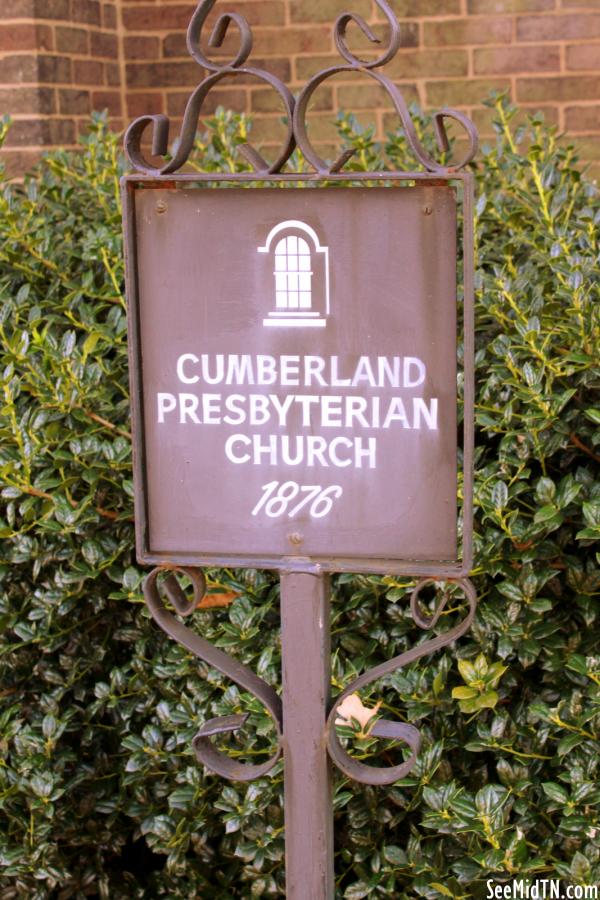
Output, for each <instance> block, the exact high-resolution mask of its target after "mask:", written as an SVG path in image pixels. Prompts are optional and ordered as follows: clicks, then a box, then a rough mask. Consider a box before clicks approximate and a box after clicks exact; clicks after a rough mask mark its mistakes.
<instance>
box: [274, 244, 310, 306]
mask: <svg viewBox="0 0 600 900" xmlns="http://www.w3.org/2000/svg"><path fill="white" fill-rule="evenodd" d="M312 274H313V273H312V270H311V260H310V248H309V246H308V244H307V243H306V241H305V240H304V238H301V237H297V236H296V235H295V234H290V235H288V236H287V237H284V238H281V240H280V241H278V242H277V246H276V247H275V296H276V298H277V302H276V306H277V309H310V308H311V306H312V293H311V287H310V282H311V279H312Z"/></svg>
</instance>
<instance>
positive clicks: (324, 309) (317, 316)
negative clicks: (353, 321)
mask: <svg viewBox="0 0 600 900" xmlns="http://www.w3.org/2000/svg"><path fill="white" fill-rule="evenodd" d="M258 252H259V253H267V254H270V255H271V259H272V260H273V275H274V279H275V283H274V288H275V291H274V293H275V304H274V310H273V312H270V313H269V315H268V318H266V319H264V320H263V324H264V325H266V326H268V327H272V326H278V327H284V328H292V327H295V328H297V327H306V326H309V327H317V328H319V327H320V328H324V327H325V324H326V316H327V315H328V313H329V250H328V248H327V247H323V246H322V245H321V243H320V241H319V238H318V236H317V233H316V232H315V230H314V229H313V228H311V227H310V226H309V225H306V224H305V223H304V222H299V221H297V220H295V219H290V220H289V221H287V222H280V223H279V225H276V226H275V227H274V228H273V229H271V232H270V234H269V236H268V238H267V242H266V244H265V246H264V247H259V248H258Z"/></svg>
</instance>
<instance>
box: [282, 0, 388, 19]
mask: <svg viewBox="0 0 600 900" xmlns="http://www.w3.org/2000/svg"><path fill="white" fill-rule="evenodd" d="M289 7H290V17H291V20H292V22H310V23H311V24H312V23H313V22H334V21H335V20H336V19H337V17H338V16H339V14H340V13H342V12H344V10H345V8H346V7H345V6H344V5H343V4H340V2H339V0H289ZM352 12H353V13H354V14H355V15H358V16H362V17H363V18H364V19H369V18H370V17H371V13H372V12H373V8H372V5H371V0H352Z"/></svg>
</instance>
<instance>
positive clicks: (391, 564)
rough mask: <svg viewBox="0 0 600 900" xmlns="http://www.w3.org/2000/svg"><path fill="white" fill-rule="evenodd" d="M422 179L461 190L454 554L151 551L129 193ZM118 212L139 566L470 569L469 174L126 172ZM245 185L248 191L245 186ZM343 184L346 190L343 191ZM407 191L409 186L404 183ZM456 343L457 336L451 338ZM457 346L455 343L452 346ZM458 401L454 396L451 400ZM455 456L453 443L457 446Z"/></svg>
mask: <svg viewBox="0 0 600 900" xmlns="http://www.w3.org/2000/svg"><path fill="white" fill-rule="evenodd" d="M374 181H375V182H384V183H385V184H386V186H389V185H390V184H393V183H409V184H426V185H431V186H433V187H434V188H435V187H438V186H442V185H444V186H445V185H451V184H453V183H454V184H457V185H460V188H461V193H462V212H463V216H462V219H463V228H462V263H463V273H464V274H463V298H464V299H463V317H462V318H463V328H462V330H463V365H462V374H463V391H464V393H463V428H462V435H463V442H462V451H463V453H462V467H461V468H462V490H461V492H460V493H461V494H462V500H463V505H462V517H461V518H462V522H463V528H462V556H461V558H458V559H456V560H440V559H428V560H423V559H419V560H410V559H382V558H379V557H378V558H373V559H369V558H356V557H354V558H345V557H330V556H312V555H311V556H304V555H301V554H298V555H295V554H292V553H290V554H289V555H286V556H282V555H264V556H262V555H256V554H248V555H245V554H229V553H225V552H224V553H205V554H200V553H190V554H185V553H176V554H175V553H174V554H172V555H169V554H162V555H158V554H156V553H153V552H152V550H151V549H150V547H149V542H148V510H147V502H148V490H147V484H146V472H145V465H144V460H145V447H144V410H143V400H142V389H143V384H142V371H141V368H142V366H141V344H140V327H139V315H140V304H139V293H138V265H137V254H136V219H135V192H136V190H140V189H143V190H153V189H154V190H156V189H163V190H164V189H165V188H170V189H178V188H185V187H188V186H189V187H194V186H195V185H202V186H211V187H212V186H214V187H219V186H221V185H244V184H246V185H249V184H252V185H260V186H261V187H262V186H266V185H269V186H272V185H278V184H285V183H287V184H296V183H300V184H306V183H310V184H311V185H314V186H316V187H317V188H318V187H319V186H325V185H330V184H340V183H341V184H344V183H345V184H360V183H361V182H368V183H370V184H373V182H374ZM122 184H123V217H124V230H125V254H126V260H127V266H126V272H127V296H128V298H129V307H130V311H131V318H130V341H129V365H130V374H131V398H132V419H133V434H134V468H135V480H134V484H135V502H136V544H137V548H138V552H137V558H138V561H139V562H140V563H141V564H142V565H163V566H165V565H174V564H176V565H184V566H186V565H188V566H202V565H209V566H252V567H256V568H261V569H280V568H285V569H286V571H294V572H312V573H318V572H364V573H366V574H396V575H398V574H399V575H428V576H430V577H436V578H461V577H464V576H465V575H467V574H468V572H469V571H470V569H471V567H472V545H473V537H472V535H473V529H472V518H473V434H474V425H473V391H474V386H473V383H474V361H473V360H474V337H473V335H474V324H473V303H474V291H473V278H474V267H473V259H474V247H473V176H472V174H471V173H470V172H456V173H452V174H448V175H446V176H445V177H443V178H442V177H440V176H439V175H437V174H436V175H428V174H424V173H420V172H394V171H392V172H378V173H373V172H365V173H363V172H352V173H333V174H330V175H328V176H326V177H324V176H321V175H319V174H312V173H308V174H304V175H298V174H282V173H280V174H274V175H264V174H261V175H260V176H258V177H257V175H256V174H254V173H251V172H248V173H240V174H231V175H218V176H215V175H212V174H203V173H198V174H193V175H192V174H179V175H171V176H169V177H168V179H167V178H166V177H164V176H163V177H160V178H156V177H154V176H139V175H128V176H125V177H124V178H123V181H122ZM250 189H252V188H250ZM350 189H351V188H350ZM409 189H410V188H409ZM457 345H458V335H457ZM457 349H458V346H457ZM456 402H457V406H458V397H457V399H456ZM457 453H458V447H457Z"/></svg>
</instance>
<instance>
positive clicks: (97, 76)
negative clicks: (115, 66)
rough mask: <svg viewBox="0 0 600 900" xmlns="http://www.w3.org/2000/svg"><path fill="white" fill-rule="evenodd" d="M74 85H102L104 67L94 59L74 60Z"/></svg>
mask: <svg viewBox="0 0 600 900" xmlns="http://www.w3.org/2000/svg"><path fill="white" fill-rule="evenodd" d="M73 83H74V84H94V85H96V84H98V85H99V84H103V83H104V67H103V65H102V63H101V62H97V61H96V60H95V59H76V60H75V61H74V63H73Z"/></svg>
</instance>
